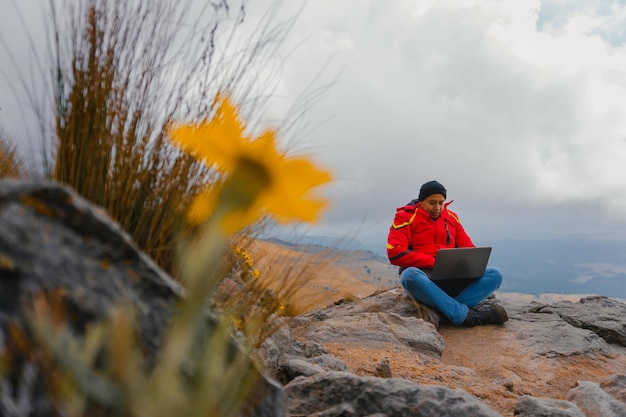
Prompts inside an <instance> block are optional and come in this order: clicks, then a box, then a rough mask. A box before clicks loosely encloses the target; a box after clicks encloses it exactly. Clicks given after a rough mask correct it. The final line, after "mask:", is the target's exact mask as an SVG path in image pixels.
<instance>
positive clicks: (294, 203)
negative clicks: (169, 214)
mask: <svg viewBox="0 0 626 417" xmlns="http://www.w3.org/2000/svg"><path fill="white" fill-rule="evenodd" d="M244 130H245V126H244V125H243V124H242V123H241V122H240V121H239V119H238V117H237V109H236V108H235V107H234V106H233V105H232V104H231V103H230V100H229V99H228V98H224V99H222V100H221V101H220V103H219V106H218V109H217V111H216V114H215V116H214V117H213V118H212V119H211V120H210V121H206V120H205V121H204V122H202V123H200V124H199V125H183V126H178V127H175V128H173V129H172V130H171V131H170V136H171V138H172V140H173V142H174V143H176V144H177V145H178V146H180V147H181V149H183V150H184V151H186V152H189V153H190V154H192V155H194V156H195V157H197V158H199V159H200V160H202V161H203V162H204V163H205V164H207V165H208V166H210V167H214V168H216V169H217V170H218V171H220V172H222V173H224V174H225V177H224V180H223V182H222V183H221V184H220V185H218V186H217V187H214V188H213V189H211V190H207V192H206V193H204V194H201V195H200V196H198V198H197V199H196V200H195V201H194V202H193V204H192V206H191V209H190V211H189V214H188V216H187V220H188V221H189V222H190V223H192V224H196V225H197V224H200V223H202V222H204V221H205V220H206V219H207V218H208V217H209V216H210V215H211V214H212V213H214V211H215V210H217V208H218V206H222V207H226V208H225V209H224V213H222V216H223V218H222V226H223V228H224V230H225V231H226V232H227V233H234V232H236V231H237V230H240V229H241V228H243V227H245V226H247V225H249V224H251V223H253V222H254V221H256V220H258V219H260V218H261V217H262V216H264V215H270V216H272V217H273V218H274V219H275V220H276V221H278V222H280V223H288V222H292V221H305V222H315V221H317V220H318V216H319V212H320V210H321V209H322V208H324V207H325V206H326V204H327V201H326V200H325V199H322V198H316V197H315V196H313V195H311V193H310V191H311V189H312V188H314V187H316V186H318V185H321V184H324V183H326V182H329V181H330V180H331V176H330V174H329V173H328V172H325V171H322V170H320V169H318V168H317V167H315V166H314V165H313V164H312V163H311V162H310V161H309V160H308V159H306V158H296V157H287V156H285V154H284V153H283V152H280V151H279V150H278V149H277V147H276V133H275V132H274V131H271V130H268V131H266V132H264V133H263V134H261V135H260V136H259V137H257V138H254V139H253V138H249V137H246V136H244Z"/></svg>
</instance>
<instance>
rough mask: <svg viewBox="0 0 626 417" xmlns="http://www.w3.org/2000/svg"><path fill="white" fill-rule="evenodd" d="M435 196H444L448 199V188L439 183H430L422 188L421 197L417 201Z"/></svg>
mask: <svg viewBox="0 0 626 417" xmlns="http://www.w3.org/2000/svg"><path fill="white" fill-rule="evenodd" d="M433 194H441V195H443V198H446V188H445V187H444V186H443V185H441V184H439V183H438V182H437V181H428V182H427V183H426V184H424V185H422V187H421V188H420V195H419V197H418V198H417V199H418V200H419V201H424V199H425V198H426V197H428V196H431V195H433Z"/></svg>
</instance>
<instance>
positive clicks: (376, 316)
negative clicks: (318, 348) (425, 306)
mask: <svg viewBox="0 0 626 417" xmlns="http://www.w3.org/2000/svg"><path fill="white" fill-rule="evenodd" d="M306 335H307V338H308V339H310V340H315V341H317V342H319V343H322V344H323V343H331V342H341V343H346V344H350V343H352V344H358V345H359V346H362V347H366V346H373V347H375V346H380V345H381V344H385V343H386V344H403V345H406V346H408V347H410V348H412V349H413V350H415V351H417V352H420V353H423V354H427V355H434V356H437V357H440V356H441V354H442V353H443V349H444V342H443V338H442V337H441V335H440V334H439V333H437V330H436V329H435V327H434V326H433V325H432V324H431V323H428V322H426V321H424V320H422V319H417V318H414V317H401V316H399V315H397V314H395V313H364V312H361V313H359V314H354V315H343V316H340V317H336V318H332V317H331V316H329V318H327V319H325V320H322V321H313V322H311V323H309V325H308V326H306Z"/></svg>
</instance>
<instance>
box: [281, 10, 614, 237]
mask: <svg viewBox="0 0 626 417" xmlns="http://www.w3.org/2000/svg"><path fill="white" fill-rule="evenodd" d="M298 22H299V24H298V25H296V27H295V28H294V31H293V34H292V35H293V36H292V38H291V39H292V40H294V42H295V41H297V40H303V45H302V46H300V47H299V48H296V49H295V52H294V53H293V54H292V55H291V56H290V58H289V60H288V62H287V63H286V66H285V71H284V78H283V84H282V86H281V88H282V89H283V91H284V92H283V93H282V94H284V95H287V96H288V95H289V94H293V92H294V91H297V89H298V88H299V86H301V85H303V84H304V82H305V81H306V80H307V79H309V78H310V77H312V76H313V75H314V74H313V72H314V71H315V70H316V69H319V68H320V67H322V66H323V65H325V66H324V71H325V74H327V75H328V76H330V75H333V74H338V78H337V80H336V83H335V84H334V85H333V86H332V87H331V88H330V89H329V90H328V91H327V93H326V94H325V97H324V99H323V100H322V101H321V102H320V103H318V104H317V105H316V106H314V108H313V109H312V110H311V111H310V114H309V115H308V117H309V118H310V120H311V121H312V125H314V126H317V128H316V129H314V131H313V132H311V134H310V135H308V137H307V140H308V141H309V142H310V144H311V150H312V151H313V154H314V155H316V156H317V157H318V158H319V159H320V161H323V163H325V164H327V166H329V167H331V169H332V170H333V171H334V172H335V177H336V181H335V183H334V184H333V185H332V186H331V187H329V189H328V194H329V195H330V196H331V198H332V202H333V207H332V209H331V210H330V211H329V212H328V214H327V216H326V218H325V221H324V224H323V228H324V229H325V231H326V232H327V233H329V234H333V235H334V236H343V235H344V234H357V235H358V236H359V237H360V238H361V239H362V240H364V241H366V242H367V243H368V245H374V244H377V242H378V241H381V245H382V246H384V240H385V237H386V234H387V231H388V228H389V225H390V222H391V219H392V218H393V214H394V212H395V208H396V207H399V206H401V205H402V204H404V203H405V202H407V201H409V200H410V199H411V198H414V197H416V196H417V194H418V190H419V187H420V185H421V184H422V183H424V182H426V181H429V180H431V179H437V180H439V181H440V182H441V183H443V184H444V185H445V186H446V188H447V189H448V198H449V199H453V200H454V203H453V204H452V206H450V207H451V209H453V210H455V211H457V213H458V214H459V215H460V217H461V220H462V222H463V223H464V224H465V227H466V228H467V229H468V231H469V232H470V234H471V235H472V237H473V238H474V240H475V241H480V242H488V241H489V240H490V239H497V238H508V237H511V238H524V239H526V238H530V239H553V238H559V239H560V238H563V237H566V238H570V237H574V238H584V239H606V238H611V239H625V238H626V167H625V164H626V46H625V45H626V2H625V1H613V2H609V1H608V0H598V1H587V0H584V1H583V0H580V1H577V0H574V1H568V0H551V1H538V0H537V1H528V0H516V1H508V0H476V1H467V0H463V1H461V0H459V1H441V0H433V1H423V0H422V1H410V0H394V1H390V0H379V1H378V0H368V1H364V0H342V1H341V2H337V1H334V0H316V1H314V2H313V1H310V2H308V3H307V4H306V5H305V7H304V9H303V11H302V13H301V16H300V19H299V21H298ZM327 59H330V61H329V63H328V64H327V63H326V60H327ZM316 122H319V125H316V124H315V123H316Z"/></svg>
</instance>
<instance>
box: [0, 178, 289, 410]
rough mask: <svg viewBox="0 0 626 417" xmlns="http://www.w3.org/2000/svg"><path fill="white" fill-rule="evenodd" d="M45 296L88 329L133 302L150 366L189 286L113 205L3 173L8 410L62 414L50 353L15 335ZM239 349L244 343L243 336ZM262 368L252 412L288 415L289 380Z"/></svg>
mask: <svg viewBox="0 0 626 417" xmlns="http://www.w3.org/2000/svg"><path fill="white" fill-rule="evenodd" d="M41 295H48V296H54V297H60V298H62V301H63V308H64V309H65V310H66V315H65V320H66V323H67V324H68V325H69V326H70V328H71V330H72V332H73V333H74V334H75V335H78V337H80V336H81V335H83V334H84V333H85V329H86V328H87V326H88V325H89V324H91V323H94V322H98V321H101V320H106V319H107V318H109V315H110V313H111V312H112V311H113V309H114V308H115V307H116V306H119V305H121V304H126V305H128V304H130V305H132V306H133V307H134V310H135V311H136V314H137V325H136V326H137V333H138V335H139V339H140V343H141V351H142V353H143V354H144V357H143V358H142V359H143V360H144V361H145V364H146V369H150V368H151V366H152V365H153V363H154V360H155V359H156V356H157V354H158V352H159V349H160V346H161V342H162V340H161V339H162V335H163V334H164V330H165V329H166V327H167V324H168V322H169V320H170V318H171V316H172V313H173V312H174V309H175V308H176V306H177V303H178V302H179V301H180V300H181V298H182V297H184V290H183V288H182V287H181V286H180V285H179V284H178V283H177V282H175V281H174V280H173V279H172V278H170V277H169V276H168V275H167V274H166V273H165V272H164V271H162V270H161V269H160V268H159V267H158V266H157V265H156V264H155V263H154V262H153V261H152V260H151V259H150V258H149V257H147V256H146V255H145V254H144V253H143V252H142V251H141V250H139V249H138V248H137V247H136V245H135V244H134V243H133V241H132V240H131V238H130V237H129V236H128V235H127V234H126V233H124V232H123V231H122V230H121V228H120V227H119V226H118V225H117V224H116V223H115V222H114V221H112V220H111V219H110V218H109V217H108V216H107V215H106V213H105V212H104V211H103V210H101V209H99V208H97V207H95V206H93V205H92V204H90V203H88V202H87V201H85V200H84V199H82V198H81V197H80V196H78V195H77V194H76V193H74V192H73V191H72V190H71V189H70V188H68V187H65V186H61V185H59V184H57V183H54V182H47V181H44V182H29V181H19V180H2V181H0V353H6V352H9V351H11V352H12V354H13V355H14V357H13V360H11V364H10V366H9V367H8V371H6V372H7V373H8V375H5V382H6V385H2V386H0V391H1V392H0V415H3V416H26V415H28V416H31V417H37V416H48V415H52V411H51V410H52V407H53V405H52V402H51V401H50V398H48V397H47V390H46V388H45V378H44V375H45V369H42V368H40V366H43V365H42V363H41V361H38V360H37V357H36V355H32V356H29V355H28V354H24V352H21V350H20V349H16V348H15V345H16V343H17V342H14V341H13V340H12V337H13V336H14V334H15V331H14V329H22V330H21V332H22V334H24V335H28V334H29V332H28V330H29V326H28V320H27V319H26V317H27V316H28V314H29V312H30V311H32V309H33V306H34V299H35V298H36V297H38V296H41ZM205 319H206V320H205V321H206V331H207V332H210V331H211V330H212V329H214V328H215V326H216V325H217V319H216V318H215V317H214V316H213V315H212V314H210V313H209V312H207V314H206V317H205ZM11 329H13V330H11ZM18 342H20V341H18ZM21 342H24V341H23V340H22V341H21ZM29 343H33V342H32V341H31V342H29ZM230 349H238V345H237V343H236V342H235V341H234V340H233V341H231V343H230ZM257 375H259V376H260V378H258V380H259V381H260V382H259V383H258V385H257V386H256V388H255V395H256V397H255V398H252V399H251V400H250V402H251V403H252V404H253V406H250V407H248V408H249V410H246V412H245V414H246V415H255V416H264V417H265V416H267V417H270V416H283V415H284V414H285V410H286V395H285V393H284V390H283V388H282V387H281V386H280V385H279V384H277V383H276V382H275V381H273V380H271V379H269V378H266V377H264V376H263V375H261V374H260V373H258V372H257Z"/></svg>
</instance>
